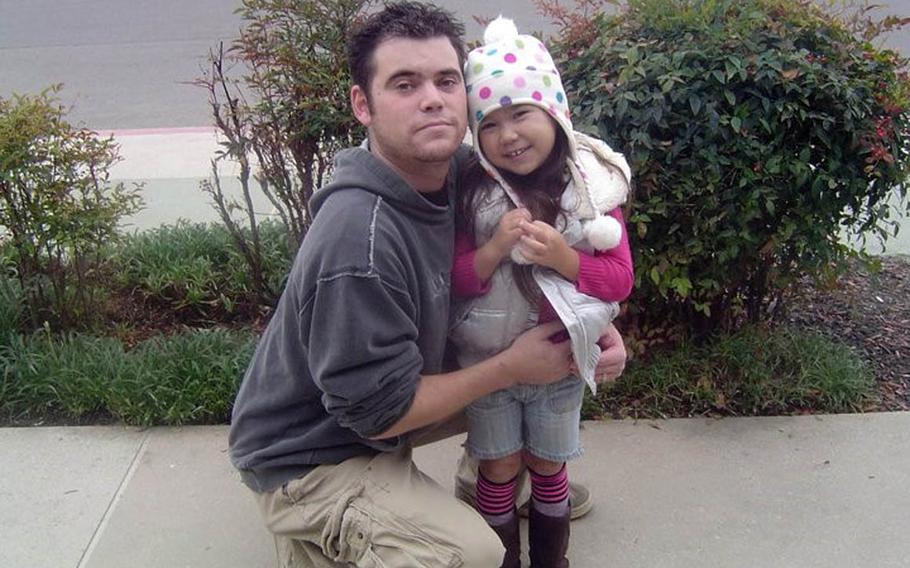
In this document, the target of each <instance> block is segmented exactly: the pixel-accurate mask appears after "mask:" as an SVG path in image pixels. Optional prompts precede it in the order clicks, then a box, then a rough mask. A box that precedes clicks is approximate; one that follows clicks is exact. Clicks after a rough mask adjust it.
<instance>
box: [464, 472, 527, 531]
mask: <svg viewBox="0 0 910 568" xmlns="http://www.w3.org/2000/svg"><path fill="white" fill-rule="evenodd" d="M517 483H518V476H517V475H516V476H515V477H513V478H512V479H511V480H509V481H506V482H505V483H496V482H495V481H490V480H489V479H487V478H486V477H484V475H483V474H482V473H478V475H477V495H476V496H475V498H474V506H475V507H476V508H477V512H478V513H480V515H481V516H482V517H483V518H484V519H486V521H487V523H489V524H490V525H492V526H494V527H495V526H499V525H503V524H505V523H507V522H509V521H510V520H512V515H514V514H515V486H516V485H517Z"/></svg>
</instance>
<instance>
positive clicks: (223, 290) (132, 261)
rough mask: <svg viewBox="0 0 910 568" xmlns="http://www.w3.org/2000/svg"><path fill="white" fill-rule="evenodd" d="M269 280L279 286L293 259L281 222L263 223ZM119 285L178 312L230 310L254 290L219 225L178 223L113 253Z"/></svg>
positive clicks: (136, 237) (146, 234)
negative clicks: (139, 292) (186, 310)
mask: <svg viewBox="0 0 910 568" xmlns="http://www.w3.org/2000/svg"><path fill="white" fill-rule="evenodd" d="M260 236H261V240H262V243H263V248H264V250H265V253H264V256H265V259H264V260H265V271H266V274H267V275H268V276H267V279H268V280H269V282H270V283H272V284H273V286H274V287H275V288H276V289H280V288H281V285H282V284H283V282H284V278H285V275H286V274H287V272H288V270H289V268H290V263H291V258H290V253H289V252H288V249H287V245H286V237H285V232H284V229H283V226H282V225H281V224H280V223H277V222H270V221H265V222H263V223H262V224H261V227H260ZM112 257H113V260H114V263H115V265H116V266H117V267H118V273H119V274H120V278H121V286H123V287H124V288H130V289H136V290H139V291H141V292H142V293H143V294H145V295H146V296H148V297H154V298H156V299H157V300H159V301H160V302H164V303H165V304H166V305H169V306H170V307H171V308H172V309H174V310H178V311H179V310H185V309H187V308H190V309H195V310H197V311H202V312H205V311H206V310H209V309H211V308H213V307H216V308H220V309H223V310H225V311H227V312H228V313H230V312H232V311H233V310H234V306H235V304H236V303H237V302H238V301H241V300H243V299H245V298H246V297H247V296H248V295H249V294H250V290H251V284H250V281H249V271H248V269H247V266H246V264H245V263H244V260H243V257H242V256H241V254H240V253H239V252H238V250H237V248H236V247H235V246H234V243H233V241H232V240H231V236H230V234H229V233H228V231H227V230H226V229H225V228H224V227H223V226H221V225H215V224H211V225H206V224H204V223H189V222H187V221H178V222H177V223H176V224H174V225H162V226H161V227H159V228H157V229H152V230H149V231H144V232H141V233H136V234H133V235H130V236H127V237H126V238H125V239H124V242H123V243H121V244H118V245H117V246H116V247H115V248H114V250H113V251H112Z"/></svg>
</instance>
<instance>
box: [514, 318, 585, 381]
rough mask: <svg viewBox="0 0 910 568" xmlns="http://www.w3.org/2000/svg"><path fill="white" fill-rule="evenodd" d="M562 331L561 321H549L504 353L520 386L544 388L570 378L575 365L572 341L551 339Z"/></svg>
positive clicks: (522, 336)
mask: <svg viewBox="0 0 910 568" xmlns="http://www.w3.org/2000/svg"><path fill="white" fill-rule="evenodd" d="M561 329H563V327H562V324H561V323H560V322H556V321H554V322H549V323H545V324H543V325H539V326H537V327H535V328H533V329H530V330H528V331H526V332H524V333H523V334H521V335H519V336H518V338H516V339H515V341H514V342H513V343H512V345H511V347H509V348H508V349H506V351H504V352H503V353H504V354H506V355H507V363H506V364H507V365H508V366H509V371H510V373H512V376H515V377H516V378H517V379H518V380H517V382H518V383H519V384H526V385H545V384H549V383H554V382H556V381H558V380H560V379H563V378H565V377H566V376H568V375H569V372H570V371H569V369H570V367H571V364H572V346H571V342H569V341H563V342H561V343H553V342H552V341H550V336H551V335H553V334H555V333H557V332H558V331H559V330H561Z"/></svg>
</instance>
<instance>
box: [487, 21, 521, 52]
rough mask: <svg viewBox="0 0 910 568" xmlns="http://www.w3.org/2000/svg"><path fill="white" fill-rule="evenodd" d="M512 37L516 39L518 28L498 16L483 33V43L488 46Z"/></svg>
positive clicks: (513, 23)
mask: <svg viewBox="0 0 910 568" xmlns="http://www.w3.org/2000/svg"><path fill="white" fill-rule="evenodd" d="M513 37H518V28H517V27H515V22H513V21H512V20H510V19H508V18H503V17H502V16H499V17H498V18H496V19H495V20H493V21H492V22H490V23H489V24H488V25H487V29H486V31H484V32H483V43H484V44H485V45H489V44H491V43H496V42H498V41H501V40H504V39H509V38H513Z"/></svg>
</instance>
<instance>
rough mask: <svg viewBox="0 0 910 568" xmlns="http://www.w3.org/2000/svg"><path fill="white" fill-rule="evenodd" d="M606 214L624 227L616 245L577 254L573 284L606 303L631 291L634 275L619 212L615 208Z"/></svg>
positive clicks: (621, 299) (579, 289)
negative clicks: (576, 266) (576, 271)
mask: <svg viewBox="0 0 910 568" xmlns="http://www.w3.org/2000/svg"><path fill="white" fill-rule="evenodd" d="M608 215H610V216H612V217H613V218H614V219H616V220H617V221H619V224H620V225H621V226H622V229H623V230H622V238H621V239H620V241H619V244H618V245H617V246H616V247H615V248H612V249H609V250H604V251H595V253H594V254H593V255H590V254H586V253H583V252H579V253H578V279H577V280H576V282H575V287H576V288H577V289H578V291H579V292H582V293H583V294H587V295H589V296H593V297H595V298H597V299H600V300H603V301H605V302H621V301H623V300H625V299H626V298H628V297H629V294H630V293H631V292H632V284H633V282H634V278H635V276H634V274H633V271H632V252H631V250H630V249H629V235H628V232H627V231H626V224H625V221H623V217H622V212H621V211H620V210H619V208H618V207H617V208H616V209H614V210H612V211H610V212H609V213H608Z"/></svg>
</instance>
